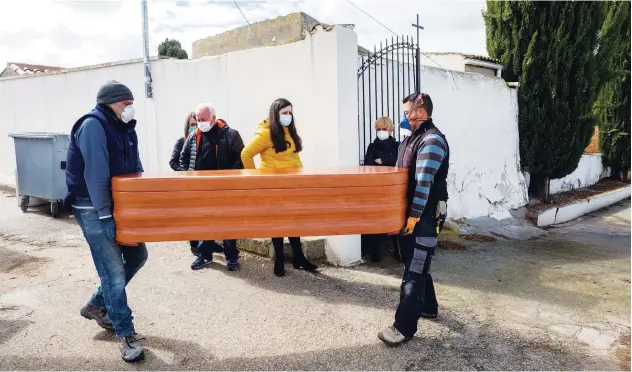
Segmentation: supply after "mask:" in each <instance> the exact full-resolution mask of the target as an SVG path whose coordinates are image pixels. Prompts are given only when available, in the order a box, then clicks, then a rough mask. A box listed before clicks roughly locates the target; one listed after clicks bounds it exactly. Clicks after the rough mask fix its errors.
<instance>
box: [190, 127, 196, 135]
mask: <svg viewBox="0 0 632 372" xmlns="http://www.w3.org/2000/svg"><path fill="white" fill-rule="evenodd" d="M196 129H197V126H194V127H189V134H191V132H193V131H194V130H196Z"/></svg>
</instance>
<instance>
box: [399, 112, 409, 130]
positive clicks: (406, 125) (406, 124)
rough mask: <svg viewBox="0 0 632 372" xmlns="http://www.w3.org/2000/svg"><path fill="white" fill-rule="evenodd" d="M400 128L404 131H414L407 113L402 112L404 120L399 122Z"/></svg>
mask: <svg viewBox="0 0 632 372" xmlns="http://www.w3.org/2000/svg"><path fill="white" fill-rule="evenodd" d="M399 126H400V127H401V128H403V129H407V130H409V131H412V128H411V127H410V122H408V117H407V116H406V113H404V112H402V118H401V120H400V121H399Z"/></svg>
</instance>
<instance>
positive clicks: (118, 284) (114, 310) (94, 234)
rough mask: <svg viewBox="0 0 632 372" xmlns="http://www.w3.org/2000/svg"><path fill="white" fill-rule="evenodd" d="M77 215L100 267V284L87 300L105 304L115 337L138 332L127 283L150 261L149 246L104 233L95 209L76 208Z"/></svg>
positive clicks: (101, 304)
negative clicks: (123, 242)
mask: <svg viewBox="0 0 632 372" xmlns="http://www.w3.org/2000/svg"><path fill="white" fill-rule="evenodd" d="M74 214H75V218H76V219H77V222H78V223H79V226H81V230H82V231H83V236H84V237H85V238H86V241H87V242H88V245H89V246H90V252H91V253H92V260H93V261H94V266H95V267H96V268H97V273H98V274H99V279H100V280H101V286H99V288H97V290H96V292H94V294H93V295H92V298H90V301H88V304H89V305H90V306H95V307H100V308H105V310H106V311H107V313H108V318H109V320H110V322H112V325H113V326H114V331H115V332H116V337H125V336H130V335H133V334H136V331H135V330H134V323H133V322H132V319H133V317H132V310H131V309H130V308H129V306H127V294H126V293H125V286H126V285H127V283H129V281H130V280H132V278H133V277H134V275H135V274H136V273H137V272H138V270H140V268H141V267H143V265H144V264H145V262H146V261H147V247H146V246H145V243H139V244H138V246H136V247H127V246H123V245H118V244H116V242H115V241H114V240H112V239H110V238H108V237H107V236H106V235H105V231H104V230H103V224H102V223H101V220H99V215H98V214H97V211H96V210H94V209H75V210H74Z"/></svg>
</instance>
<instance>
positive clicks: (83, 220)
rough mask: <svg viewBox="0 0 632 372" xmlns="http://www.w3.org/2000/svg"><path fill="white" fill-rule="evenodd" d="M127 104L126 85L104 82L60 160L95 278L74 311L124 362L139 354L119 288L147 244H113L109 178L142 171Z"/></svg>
mask: <svg viewBox="0 0 632 372" xmlns="http://www.w3.org/2000/svg"><path fill="white" fill-rule="evenodd" d="M133 103H134V95H133V94H132V91H131V90H130V89H129V88H128V87H126V86H125V85H123V84H121V83H119V82H117V81H108V82H107V83H105V84H104V85H103V86H102V87H101V88H100V89H99V92H98V93H97V105H96V106H95V107H94V108H93V109H92V111H90V112H89V113H88V114H86V115H84V116H82V117H81V118H80V119H79V120H77V122H76V123H75V124H74V126H73V127H72V131H71V133H70V144H69V146H68V156H67V159H66V185H67V186H68V196H67V197H66V203H69V204H70V205H72V207H73V211H74V215H75V218H76V219H77V222H78V223H79V226H81V229H82V230H83V235H84V237H85V238H86V241H87V242H88V245H89V246H90V252H91V253H92V259H93V261H94V265H95V266H96V269H97V273H98V274H99V279H100V280H101V286H100V287H99V288H98V289H97V290H96V292H94V294H93V295H92V297H91V298H90V300H89V301H88V303H87V304H86V305H85V306H84V307H83V308H82V309H81V311H80V313H81V315H82V316H83V317H85V318H87V319H91V320H95V321H96V322H97V324H98V325H99V326H101V327H103V328H105V329H108V330H114V332H115V333H116V338H117V341H118V345H119V349H120V351H121V355H122V357H123V360H125V361H126V362H135V361H138V360H141V359H143V358H144V351H143V348H142V346H141V345H140V344H139V342H138V341H137V340H136V338H135V335H136V331H135V329H134V324H133V322H132V310H131V309H130V308H129V306H128V305H127V294H126V292H125V286H126V285H127V283H129V281H130V280H131V279H132V277H133V276H134V274H136V273H137V272H138V270H140V268H141V267H143V265H144V264H145V261H147V248H146V247H145V244H144V243H140V244H138V245H137V246H133V247H130V246H123V245H119V244H117V242H116V226H115V224H114V219H113V218H112V193H111V180H112V177H114V176H118V175H124V174H131V173H139V172H143V166H142V164H141V161H140V156H139V153H138V137H137V135H136V130H135V127H136V120H134V105H133Z"/></svg>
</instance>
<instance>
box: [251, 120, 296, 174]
mask: <svg viewBox="0 0 632 372" xmlns="http://www.w3.org/2000/svg"><path fill="white" fill-rule="evenodd" d="M283 130H284V132H285V141H287V142H288V143H289V144H290V146H288V148H287V150H285V151H283V152H279V153H277V152H276V150H274V145H273V143H272V139H271V138H270V125H269V124H268V120H264V121H262V122H261V123H259V125H258V126H257V132H256V133H255V138H254V139H253V140H252V141H250V143H249V144H248V145H246V147H244V149H243V150H242V151H241V161H242V162H243V163H244V168H246V169H254V168H255V162H254V160H253V159H254V157H255V156H257V154H259V156H261V168H303V163H301V158H300V157H299V156H298V153H297V152H294V150H295V149H296V146H295V144H294V141H293V140H292V137H290V131H289V129H287V128H286V127H284V128H283Z"/></svg>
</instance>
